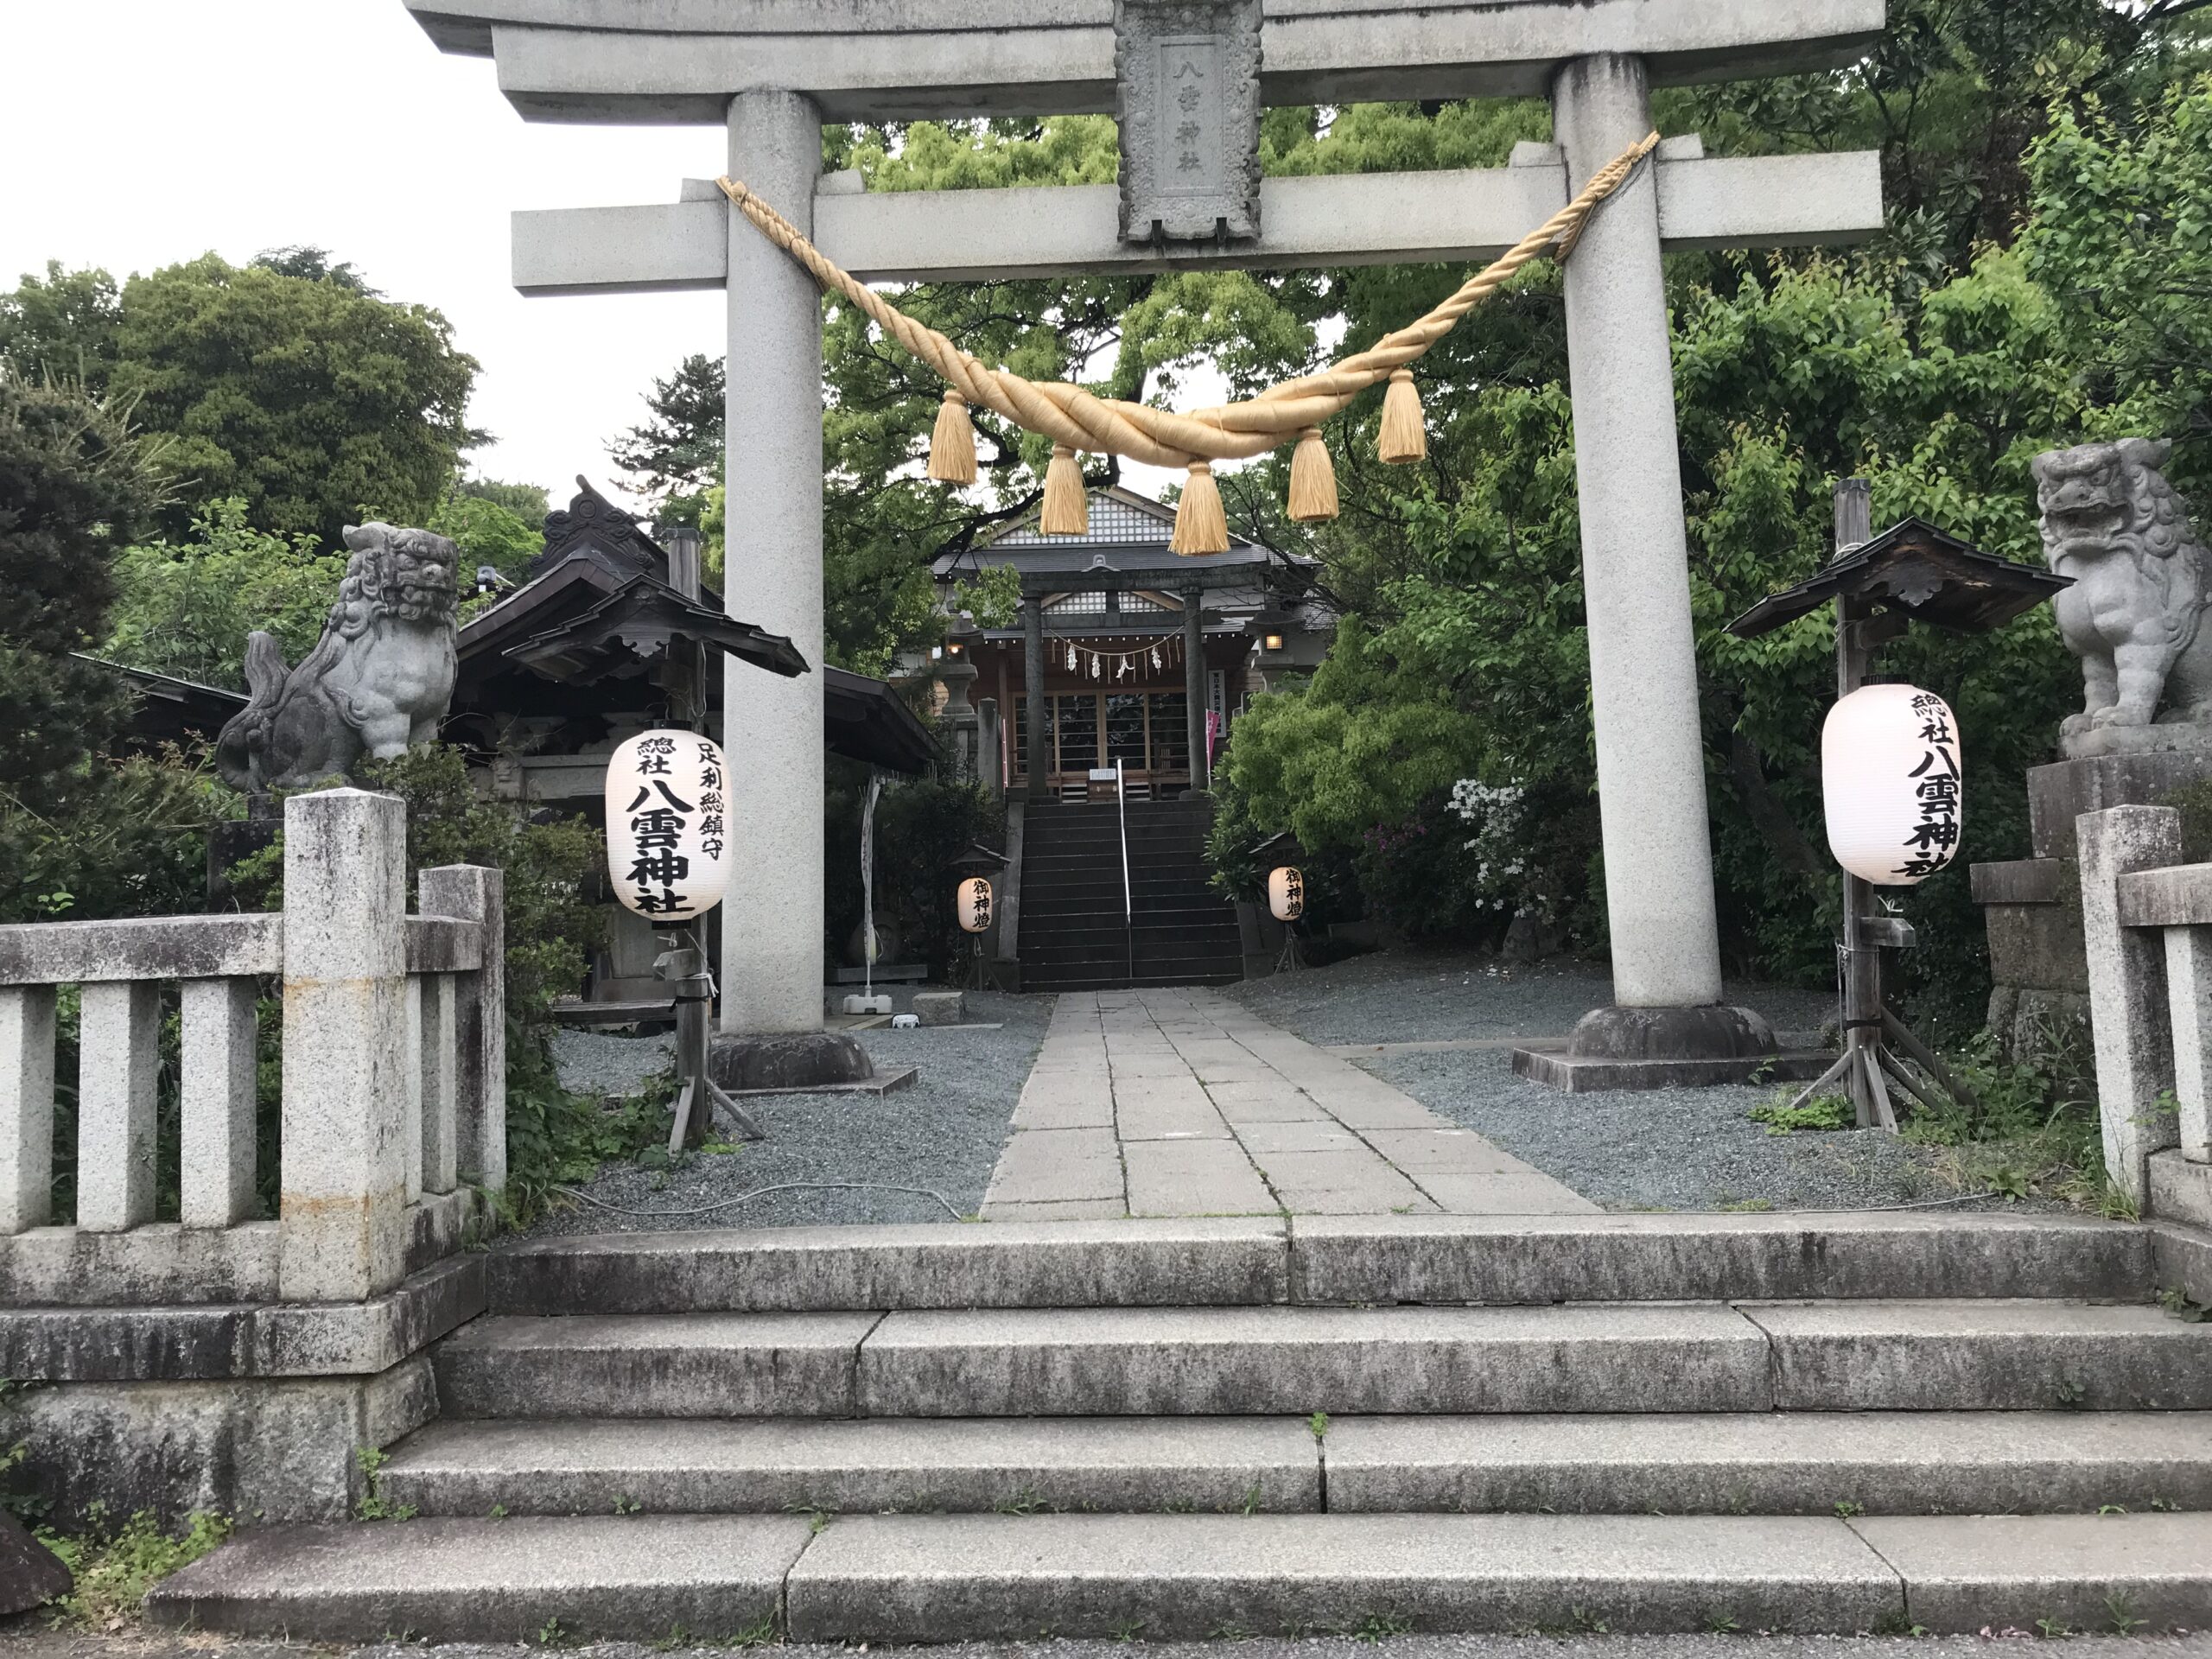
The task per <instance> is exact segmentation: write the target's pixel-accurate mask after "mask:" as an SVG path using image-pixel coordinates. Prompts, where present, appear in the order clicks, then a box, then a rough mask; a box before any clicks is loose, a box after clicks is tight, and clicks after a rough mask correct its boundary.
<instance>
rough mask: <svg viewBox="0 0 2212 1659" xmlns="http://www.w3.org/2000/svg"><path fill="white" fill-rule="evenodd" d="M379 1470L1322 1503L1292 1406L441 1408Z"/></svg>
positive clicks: (951, 1503)
mask: <svg viewBox="0 0 2212 1659" xmlns="http://www.w3.org/2000/svg"><path fill="white" fill-rule="evenodd" d="M381 1480H382V1485H381V1488H380V1491H382V1493H383V1495H384V1496H385V1497H386V1498H387V1499H389V1500H391V1502H393V1503H401V1504H410V1505H412V1506H414V1507H415V1508H416V1509H418V1510H421V1511H422V1512H423V1514H425V1515H455V1516H481V1515H487V1514H489V1513H490V1512H491V1510H492V1508H493V1505H494V1504H501V1505H504V1506H505V1508H506V1510H508V1511H509V1512H511V1513H512V1514H516V1515H607V1514H611V1513H613V1510H614V1506H615V1504H616V1503H618V1502H621V1503H635V1504H638V1505H640V1506H642V1508H643V1509H644V1510H645V1512H646V1513H648V1514H669V1513H698V1514H705V1513H715V1514H734V1513H746V1514H750V1513H760V1514H771V1515H772V1514H779V1513H794V1512H804V1511H808V1510H815V1511H823V1512H829V1513H839V1512H842V1513H845V1514H855V1513H860V1514H866V1513H869V1512H876V1511H899V1512H904V1513H917V1512H925V1511H931V1510H939V1511H945V1512H950V1513H956V1514H957V1513H963V1512H967V1513H982V1514H989V1513H990V1512H992V1511H994V1510H999V1511H1007V1512H1027V1511H1031V1510H1097V1511H1101V1512H1109V1511H1116V1510H1119V1511H1127V1512H1134V1513H1157V1512H1160V1511H1162V1510H1192V1511H1198V1512H1205V1513H1224V1514H1236V1513H1239V1512H1242V1511H1244V1510H1254V1511H1262V1510H1263V1511H1266V1512H1268V1513H1291V1512H1303V1511H1308V1510H1319V1508H1320V1507H1321V1457H1320V1446H1319V1442H1318V1441H1317V1440H1315V1439H1314V1436H1313V1430H1312V1428H1311V1427H1309V1426H1308V1425H1307V1424H1306V1421H1305V1420H1304V1419H1302V1418H1291V1417H1283V1418H1249V1417H1182V1418H1157V1417H1118V1418H1098V1417H1057V1418H1053V1417H1047V1418H1029V1419H1020V1418H1017V1419H993V1418H974V1419H957V1418H956V1419H950V1420H947V1419H913V1418H903V1419H902V1418H884V1419H880V1420H870V1419H860V1420H857V1421H804V1420H796V1421H794V1420H783V1421H765V1422H640V1421H583V1422H557V1423H548V1422H538V1421H499V1422H441V1423H433V1424H431V1425H430V1426H429V1427H427V1428H424V1429H423V1430H421V1431H419V1432H418V1433H416V1434H414V1435H412V1436H410V1438H409V1439H408V1440H404V1441H403V1442H402V1443H401V1444H400V1445H399V1446H397V1447H395V1448H394V1450H393V1452H392V1454H391V1462H390V1463H389V1464H388V1465H386V1466H385V1469H384V1471H383V1473H382V1476H381Z"/></svg>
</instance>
